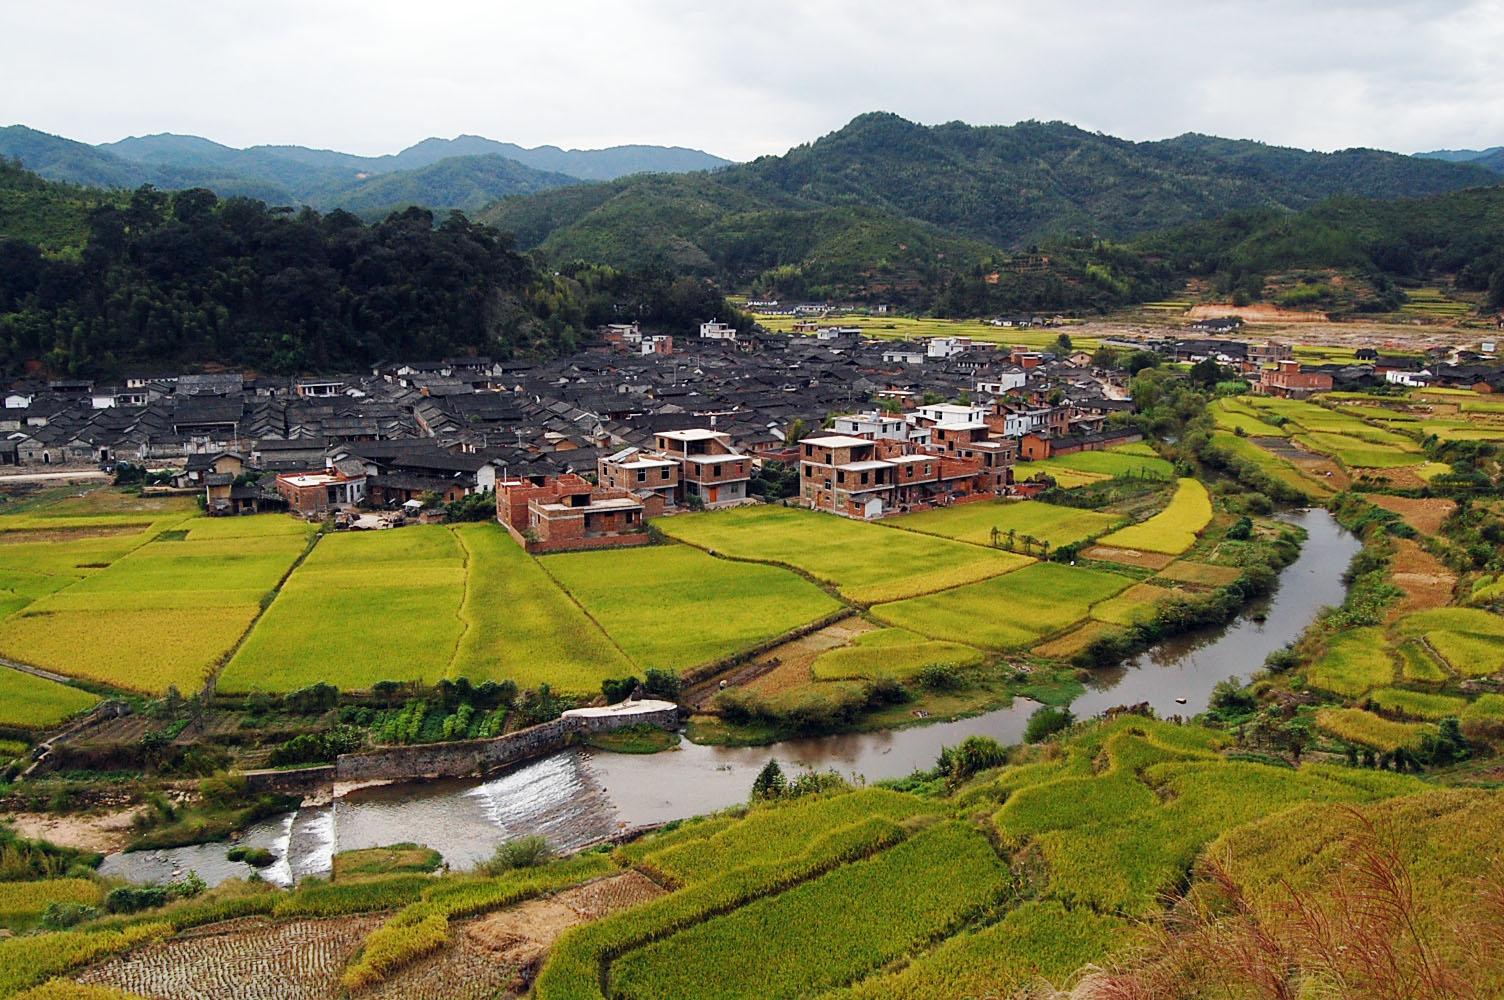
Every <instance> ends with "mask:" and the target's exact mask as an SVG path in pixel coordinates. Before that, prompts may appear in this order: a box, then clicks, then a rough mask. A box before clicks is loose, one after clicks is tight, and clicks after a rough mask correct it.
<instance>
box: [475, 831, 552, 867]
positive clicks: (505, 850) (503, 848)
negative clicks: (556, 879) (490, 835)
mask: <svg viewBox="0 0 1504 1000" xmlns="http://www.w3.org/2000/svg"><path fill="white" fill-rule="evenodd" d="M553 856H554V849H553V848H552V847H550V846H549V845H548V840H547V839H546V838H544V837H539V836H536V835H535V836H528V837H518V838H516V839H515V840H509V841H507V842H506V843H505V844H500V845H498V846H497V848H496V850H495V852H494V853H492V855H491V859H490V860H489V861H487V862H486V863H485V864H483V865H481V866H480V869H481V871H483V872H485V873H486V874H487V875H500V874H501V873H502V872H509V871H513V870H515V869H518V868H536V867H537V866H538V865H541V864H545V863H546V862H548V861H550V860H551V859H552V858H553Z"/></svg>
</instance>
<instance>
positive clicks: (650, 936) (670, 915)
mask: <svg viewBox="0 0 1504 1000" xmlns="http://www.w3.org/2000/svg"><path fill="white" fill-rule="evenodd" d="M903 838H904V831H903V830H902V828H900V827H899V826H898V825H897V824H896V823H894V822H892V821H891V820H887V819H883V818H881V817H870V818H868V819H864V820H861V821H859V822H857V823H853V824H852V825H850V826H847V827H842V828H839V829H836V830H832V831H830V832H827V833H825V834H823V835H822V836H821V837H819V838H818V839H816V840H815V841H814V842H813V843H811V844H810V845H809V848H808V849H807V850H806V851H804V853H802V854H794V853H783V854H782V855H781V856H780V857H779V859H778V860H776V861H770V862H767V863H764V864H753V865H747V866H744V867H740V868H735V869H732V870H731V871H728V872H727V873H726V874H724V875H722V876H720V877H719V878H715V879H711V880H710V881H707V882H701V883H697V884H694V885H691V886H689V887H687V888H685V889H681V890H680V891H678V892H674V893H671V894H670V895H668V896H664V897H663V898H661V899H659V900H656V901H654V902H651V903H647V904H645V905H643V906H639V907H636V908H634V909H632V910H629V911H627V912H625V913H622V914H618V915H616V916H612V917H607V918H605V919H603V920H598V921H595V922H594V923H590V924H585V925H583V926H581V927H577V928H575V929H573V930H571V931H569V932H567V933H566V934H564V935H563V936H562V937H560V938H559V940H558V941H557V942H556V943H555V945H554V949H553V952H552V954H551V955H550V957H549V959H548V963H547V964H546V965H545V966H544V967H543V971H542V972H541V973H540V974H539V976H538V981H537V983H536V985H535V987H534V996H535V997H537V1000H603V998H604V996H605V992H604V982H603V980H604V978H605V971H606V967H607V966H608V965H609V964H610V962H611V961H612V960H613V959H615V958H618V957H619V956H621V955H624V954H626V953H628V952H630V951H633V950H635V949H637V948H641V947H644V946H646V945H648V944H651V943H652V942H654V941H658V940H661V939H663V938H666V937H668V936H670V935H672V934H674V933H676V932H678V931H680V930H684V929H685V928H688V927H692V926H694V925H695V924H698V923H701V922H703V921H705V920H707V919H709V918H711V917H713V916H715V915H717V914H721V913H729V912H731V911H732V910H735V909H736V908H738V907H741V906H745V905H747V904H748V903H750V902H752V901H753V900H754V899H758V898H760V897H762V896H767V895H771V894H773V893H777V892H781V891H784V890H786V889H789V888H791V887H793V886H795V885H798V884H800V883H801V882H805V881H807V880H809V879H812V878H816V877H818V876H819V875H822V874H824V873H826V872H829V871H832V870H834V869H836V868H838V867H840V866H841V865H843V864H846V863H848V862H852V861H856V860H857V859H859V858H865V857H869V856H871V855H873V854H875V853H877V852H879V851H882V850H884V849H885V848H888V847H891V846H892V845H894V844H896V843H899V842H900V841H902V840H903Z"/></svg>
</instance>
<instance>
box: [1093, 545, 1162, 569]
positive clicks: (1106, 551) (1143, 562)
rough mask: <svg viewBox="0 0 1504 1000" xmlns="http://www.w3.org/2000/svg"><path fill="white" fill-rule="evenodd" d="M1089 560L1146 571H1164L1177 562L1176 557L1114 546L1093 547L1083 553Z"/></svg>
mask: <svg viewBox="0 0 1504 1000" xmlns="http://www.w3.org/2000/svg"><path fill="white" fill-rule="evenodd" d="M1081 555H1082V556H1084V557H1085V558H1087V559H1100V560H1101V561H1103V562H1115V563H1122V564H1123V565H1124V566H1141V567H1143V568H1144V569H1164V568H1165V567H1166V566H1168V565H1170V563H1172V562H1174V561H1175V557H1174V556H1169V555H1165V554H1164V553H1162V552H1140V551H1139V550H1138V549H1120V548H1118V547H1116V546H1113V545H1093V546H1092V547H1091V548H1089V549H1087V550H1086V551H1084V552H1082V553H1081Z"/></svg>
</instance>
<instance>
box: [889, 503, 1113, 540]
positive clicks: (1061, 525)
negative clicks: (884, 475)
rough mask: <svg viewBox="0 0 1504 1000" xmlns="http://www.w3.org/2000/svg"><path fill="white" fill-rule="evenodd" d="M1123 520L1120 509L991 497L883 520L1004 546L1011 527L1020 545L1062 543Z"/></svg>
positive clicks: (898, 526)
mask: <svg viewBox="0 0 1504 1000" xmlns="http://www.w3.org/2000/svg"><path fill="white" fill-rule="evenodd" d="M1122 521H1123V518H1122V517H1120V516H1118V515H1116V514H1106V513H1102V512H1101V511H1095V510H1078V509H1077V508H1074V507H1060V506H1056V505H1054V504H1048V503H1042V502H1040V501H1038V500H989V501H983V502H979V503H966V504H959V505H957V506H954V507H939V508H936V509H934V510H924V511H919V512H918V513H916V514H904V515H902V516H901V517H894V518H888V519H886V520H884V521H883V525H884V526H885V527H894V528H908V529H909V530H910V531H920V532H923V533H925V534H927V535H939V536H941V537H942V538H952V539H955V540H956V541H958V542H970V543H972V544H973V545H993V544H994V539H996V540H997V543H998V544H1000V545H1003V546H1005V547H1006V545H1007V543H1008V539H1009V537H1010V536H1009V533H1010V532H1012V533H1013V536H1012V537H1013V538H1014V547H1015V549H1017V550H1022V541H1021V540H1022V539H1023V538H1025V537H1026V536H1027V537H1032V538H1035V539H1039V540H1041V541H1046V542H1049V543H1050V546H1051V547H1052V548H1058V547H1059V546H1061V545H1069V544H1071V543H1072V542H1079V541H1081V540H1082V539H1086V538H1091V537H1094V536H1096V535H1100V534H1103V533H1105V532H1108V531H1111V530H1112V529H1113V528H1115V527H1117V525H1119V524H1121V523H1122ZM994 529H995V530H996V534H994Z"/></svg>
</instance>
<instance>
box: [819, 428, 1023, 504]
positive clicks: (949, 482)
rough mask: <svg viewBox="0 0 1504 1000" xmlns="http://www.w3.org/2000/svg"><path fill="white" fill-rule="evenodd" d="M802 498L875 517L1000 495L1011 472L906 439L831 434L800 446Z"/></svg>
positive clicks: (976, 458)
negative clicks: (1002, 480) (1004, 481)
mask: <svg viewBox="0 0 1504 1000" xmlns="http://www.w3.org/2000/svg"><path fill="white" fill-rule="evenodd" d="M799 447H800V458H799V496H800V498H801V499H802V500H803V501H804V502H805V503H807V504H808V505H809V506H811V507H813V508H815V509H816V510H824V511H829V512H831V513H833V514H842V515H845V516H846V517H860V518H868V519H870V518H876V517H883V516H884V515H886V514H890V513H897V512H901V511H905V510H912V509H916V508H925V507H931V506H937V505H944V504H948V503H953V502H955V501H956V500H960V499H963V498H966V497H970V496H974V495H989V496H991V495H996V493H997V491H998V489H999V488H1000V485H999V482H998V480H999V477H1000V475H1001V477H1002V478H1004V479H1006V477H1007V475H1008V473H1007V471H1006V469H999V468H995V467H988V466H986V465H985V464H984V462H985V459H983V458H982V457H980V456H978V455H971V456H969V457H962V456H961V455H960V454H956V455H954V456H951V455H946V454H944V453H941V452H939V451H937V450H936V449H933V448H921V447H919V446H917V445H913V444H910V443H908V442H905V441H872V440H868V439H867V438H859V437H852V436H850V435H845V434H826V435H822V436H819V437H811V438H804V439H803V440H801V441H800V442H799Z"/></svg>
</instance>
